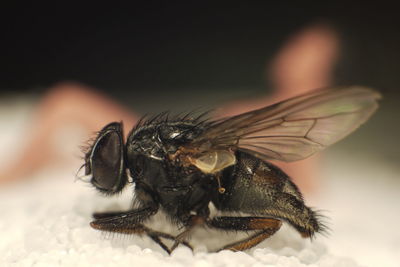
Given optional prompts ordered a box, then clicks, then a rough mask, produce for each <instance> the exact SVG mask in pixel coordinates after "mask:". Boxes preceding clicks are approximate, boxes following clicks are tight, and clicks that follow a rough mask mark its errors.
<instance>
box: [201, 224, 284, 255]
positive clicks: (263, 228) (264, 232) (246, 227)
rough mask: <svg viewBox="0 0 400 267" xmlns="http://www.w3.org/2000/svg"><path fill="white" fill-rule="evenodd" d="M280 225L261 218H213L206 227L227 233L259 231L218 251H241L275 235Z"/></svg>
mask: <svg viewBox="0 0 400 267" xmlns="http://www.w3.org/2000/svg"><path fill="white" fill-rule="evenodd" d="M281 225H282V222H281V221H280V220H276V219H272V218H263V217H214V218H212V219H210V220H209V221H208V222H207V226H208V227H210V228H217V229H222V230H228V231H253V230H259V231H256V233H255V234H253V235H251V236H249V237H248V238H245V239H242V240H240V241H237V242H233V243H230V244H227V245H225V246H223V247H221V248H220V249H218V251H220V250H224V249H229V250H233V251H242V250H246V249H249V248H252V247H254V246H256V245H258V244H259V243H261V242H262V241H264V240H265V239H267V238H268V237H270V236H272V235H273V234H275V232H276V231H278V230H279V228H280V227H281Z"/></svg>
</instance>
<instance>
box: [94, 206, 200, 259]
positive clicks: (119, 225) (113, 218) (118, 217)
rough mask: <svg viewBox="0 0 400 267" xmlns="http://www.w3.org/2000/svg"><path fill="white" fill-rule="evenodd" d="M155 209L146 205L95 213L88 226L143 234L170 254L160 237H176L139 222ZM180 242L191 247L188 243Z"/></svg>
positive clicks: (171, 238)
mask: <svg viewBox="0 0 400 267" xmlns="http://www.w3.org/2000/svg"><path fill="white" fill-rule="evenodd" d="M157 211H158V208H151V207H146V208H141V209H136V210H131V211H125V212H104V213H95V214H93V217H94V218H95V219H96V220H94V221H93V222H91V223H90V226H92V227H93V228H94V229H97V230H100V231H107V232H114V233H123V234H137V235H143V234H145V235H147V236H148V237H150V238H151V239H152V240H153V241H154V242H156V243H157V244H158V245H159V246H160V247H161V248H162V249H164V250H165V251H166V252H167V253H168V254H170V253H171V251H172V250H170V249H169V248H168V247H167V246H166V245H165V244H164V243H163V242H162V241H161V239H160V238H166V239H169V240H176V238H175V237H174V236H172V235H170V234H167V233H163V232H158V231H155V230H152V229H150V228H148V227H146V226H144V225H143V224H141V222H143V221H144V220H146V219H148V218H149V217H150V216H152V215H154V214H155V213H156V212H157ZM181 243H182V244H184V245H185V246H187V247H189V248H190V249H192V247H191V246H190V245H189V244H188V243H186V242H181Z"/></svg>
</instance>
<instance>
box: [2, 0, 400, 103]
mask: <svg viewBox="0 0 400 267" xmlns="http://www.w3.org/2000/svg"><path fill="white" fill-rule="evenodd" d="M188 2H189V1H188ZM188 2H187V3H185V4H182V3H176V2H167V1H165V2H154V1H146V3H140V4H139V3H138V4H134V5H133V4H132V5H130V6H117V5H114V4H113V5H111V4H107V5H101V4H99V3H96V4H91V5H89V4H86V5H85V4H79V5H76V4H73V3H72V2H70V3H69V2H67V3H61V2H58V3H57V4H52V5H43V6H38V5H37V4H36V3H35V4H24V5H22V4H21V3H19V4H18V5H15V6H12V4H11V5H10V4H9V5H8V6H7V5H4V4H3V8H2V13H3V14H2V16H1V20H2V21H1V25H2V26H1V27H2V28H3V29H2V30H1V40H2V41H1V43H2V46H3V48H2V49H1V51H2V56H1V76H2V77H1V79H0V88H1V90H2V91H3V92H39V93H40V92H43V90H44V89H45V88H47V87H48V86H51V85H52V84H54V83H56V82H59V81H64V80H75V81H80V82H82V83H85V84H88V85H91V86H93V87H96V88H99V89H100V90H103V91H106V92H108V93H109V94H111V95H112V96H114V97H116V98H118V99H120V100H122V101H125V102H128V101H127V96H128V99H129V98H131V97H134V96H135V95H137V94H139V95H141V94H153V96H154V92H156V93H159V95H163V94H166V92H167V91H168V92H172V93H174V94H175V93H188V90H190V92H193V93H194V94H196V93H198V92H199V91H201V90H205V92H209V91H211V90H213V91H216V90H217V89H218V90H222V91H224V90H225V91H224V92H227V91H228V90H233V91H232V92H233V94H235V90H239V91H240V90H242V91H243V88H246V90H249V91H248V92H250V93H249V94H253V93H254V94H257V93H260V92H261V91H262V90H264V88H265V87H268V83H267V82H266V81H265V74H264V71H265V66H266V64H267V62H268V60H270V59H271V58H272V56H273V55H274V53H276V51H277V50H278V48H279V47H280V46H281V45H282V43H283V42H284V40H285V39H286V38H287V37H288V35H290V34H291V33H294V32H296V31H298V30H299V29H301V28H302V27H304V26H305V25H308V24H311V23H315V22H318V21H323V22H327V23H330V24H331V25H333V26H334V27H335V28H336V29H337V30H338V31H339V33H340V34H341V37H342V43H343V50H342V55H341V60H340V62H339V64H338V66H337V71H336V76H335V77H336V80H335V83H336V84H363V85H367V86H373V87H376V88H379V90H381V91H383V92H388V91H396V90H397V87H398V84H400V78H399V75H398V72H399V70H400V63H399V62H400V52H399V50H400V34H399V31H400V28H399V26H400V24H399V20H398V19H397V16H398V14H397V13H398V12H397V8H394V7H393V6H388V5H387V4H386V3H385V2H382V1H380V2H376V1H374V2H372V3H368V2H360V3H357V2H347V3H344V2H340V1H319V3H313V2H309V3H307V2H305V1H299V2H298V3H291V2H285V1H283V2H276V1H274V2H273V3H272V2H271V3H269V2H267V1H253V2H246V3H245V2H243V3H242V4H236V3H235V2H218V4H216V3H214V2H211V1H210V2H207V1H190V3H188ZM156 95H157V94H156ZM239 95H240V94H239Z"/></svg>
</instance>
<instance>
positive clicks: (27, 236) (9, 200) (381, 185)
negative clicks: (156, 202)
mask: <svg viewBox="0 0 400 267" xmlns="http://www.w3.org/2000/svg"><path fill="white" fill-rule="evenodd" d="M6 117H7V120H8V119H10V116H8V115H7V116H6ZM0 119H1V118H0ZM0 121H1V122H2V124H1V125H2V127H1V128H2V129H5V128H7V130H6V131H3V132H2V137H4V138H3V139H2V140H11V139H13V138H11V137H10V136H15V135H17V136H18V135H21V133H19V130H21V129H20V128H18V127H17V126H15V127H14V129H15V132H13V131H12V130H10V128H9V127H6V126H7V125H8V126H9V125H10V124H6V123H5V119H3V120H0ZM17 131H18V133H17ZM7 138H8V139H7ZM3 147H6V145H4V144H3V145H2V147H1V148H2V151H3V152H4V150H3ZM11 148H12V147H11V146H8V147H7V151H12V149H11ZM3 152H2V154H4V153H3ZM327 162H329V164H328V165H327V166H326V167H325V174H324V177H325V178H326V179H325V180H324V182H323V188H322V190H321V193H320V194H319V196H316V197H315V198H314V199H312V200H308V203H310V205H311V206H313V207H317V208H319V209H322V210H326V211H325V212H324V214H325V215H326V216H328V217H329V218H330V220H329V221H328V222H329V227H330V228H331V233H330V235H329V236H328V237H322V236H317V238H316V239H315V240H314V241H312V242H311V241H309V240H304V239H302V238H300V237H299V235H298V234H297V233H296V232H295V231H294V230H292V229H291V228H290V227H288V226H284V227H283V228H282V229H281V230H280V231H279V232H278V233H277V234H276V235H274V236H273V237H272V238H270V239H269V240H267V241H264V242H263V243H261V244H260V245H259V246H257V247H256V248H254V249H252V250H249V251H246V252H236V253H234V252H231V251H222V252H219V253H208V252H207V250H206V247H205V245H204V244H207V245H208V246H210V247H217V246H220V245H223V244H225V243H226V242H228V241H229V240H230V238H232V236H229V235H227V234H218V233H216V232H214V231H205V230H199V231H198V232H197V233H196V234H195V236H194V237H193V240H191V242H193V244H195V245H196V249H195V251H194V252H192V251H190V250H189V249H187V248H185V247H178V248H177V249H176V250H175V251H174V252H173V253H172V255H167V254H166V253H165V252H164V251H163V250H162V249H161V248H160V247H158V245H156V244H154V243H153V242H152V241H151V240H149V239H148V238H145V237H144V238H140V237H132V236H122V235H104V234H101V233H100V232H98V231H96V230H94V229H92V228H90V226H89V222H90V221H91V214H92V212H93V211H101V210H113V209H114V210H115V209H121V208H126V207H128V206H129V203H130V199H131V196H132V192H131V191H130V190H129V189H128V190H126V191H124V194H123V195H121V196H120V197H119V198H113V199H108V198H103V197H101V196H99V195H98V194H97V193H96V192H95V191H94V190H93V189H92V188H91V187H89V186H88V185H87V184H85V183H83V182H81V181H75V177H74V170H75V169H73V168H66V169H57V168H53V169H49V170H46V171H43V172H41V173H39V174H37V175H36V177H35V179H31V180H29V181H27V182H25V183H24V184H20V185H15V186H13V187H7V188H0V233H1V234H0V266H146V267H150V266H198V267H200V266H202V267H203V266H204V267H206V266H207V267H208V266H231V267H234V266H292V267H297V266H332V267H333V266H335V267H336V266H342V267H345V266H371V267H372V266H389V267H391V266H400V231H399V226H398V225H399V224H398V223H399V221H400V212H399V204H400V194H399V193H400V192H399V189H400V182H399V179H398V173H399V171H400V169H399V168H398V167H396V166H392V165H386V164H385V162H384V161H383V160H378V159H375V158H368V157H364V158H363V157H354V155H350V154H349V153H340V152H339V153H334V154H332V155H331V156H330V157H329V158H328V159H327ZM153 224H154V227H157V228H158V229H160V230H166V231H168V230H169V226H168V225H167V223H166V222H165V220H163V218H162V217H157V218H156V219H155V221H154V222H153Z"/></svg>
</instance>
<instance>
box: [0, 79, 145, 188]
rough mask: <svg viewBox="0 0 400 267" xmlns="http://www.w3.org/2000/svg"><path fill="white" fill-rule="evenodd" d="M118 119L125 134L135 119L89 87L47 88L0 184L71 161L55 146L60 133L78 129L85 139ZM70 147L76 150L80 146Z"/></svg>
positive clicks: (68, 84)
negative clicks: (68, 129)
mask: <svg viewBox="0 0 400 267" xmlns="http://www.w3.org/2000/svg"><path fill="white" fill-rule="evenodd" d="M121 120H122V121H124V125H125V133H126V132H127V130H126V129H130V128H131V127H132V126H133V125H134V124H135V122H136V120H137V117H136V115H134V114H132V113H131V112H130V111H128V110H127V109H125V108H124V107H122V106H121V105H119V104H117V103H115V102H113V101H112V100H111V99H110V98H109V97H106V96H104V95H102V94H101V93H100V92H97V91H94V90H93V89H91V88H89V87H86V86H83V85H81V84H78V83H61V84H58V85H56V86H54V87H53V88H50V89H49V91H48V93H47V95H45V96H44V97H43V99H42V101H41V102H40V103H39V104H38V106H37V109H36V112H35V114H34V118H33V121H32V124H31V127H30V129H29V131H30V133H29V139H27V144H26V146H25V147H24V148H23V151H22V154H21V156H20V158H18V159H17V160H16V161H14V162H13V164H12V165H10V166H8V168H7V169H5V170H4V171H2V172H1V173H0V183H6V182H11V181H13V180H17V179H19V178H23V177H28V176H29V175H32V174H33V173H34V172H36V171H37V170H40V169H41V168H43V167H46V166H48V165H50V164H52V163H59V162H66V161H67V162H69V161H68V160H71V159H72V160H73V157H76V155H63V153H62V151H61V152H60V151H59V147H57V145H55V139H57V137H58V136H60V131H63V130H65V129H66V128H68V127H76V126H78V127H79V128H81V129H83V131H84V132H85V134H86V139H88V138H89V136H90V135H91V134H92V133H93V132H95V131H98V130H99V129H101V128H102V127H103V126H104V125H105V124H107V123H109V122H111V121H121ZM72 145H74V146H75V147H79V146H80V145H82V144H81V143H77V144H72ZM71 154H72V153H71Z"/></svg>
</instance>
